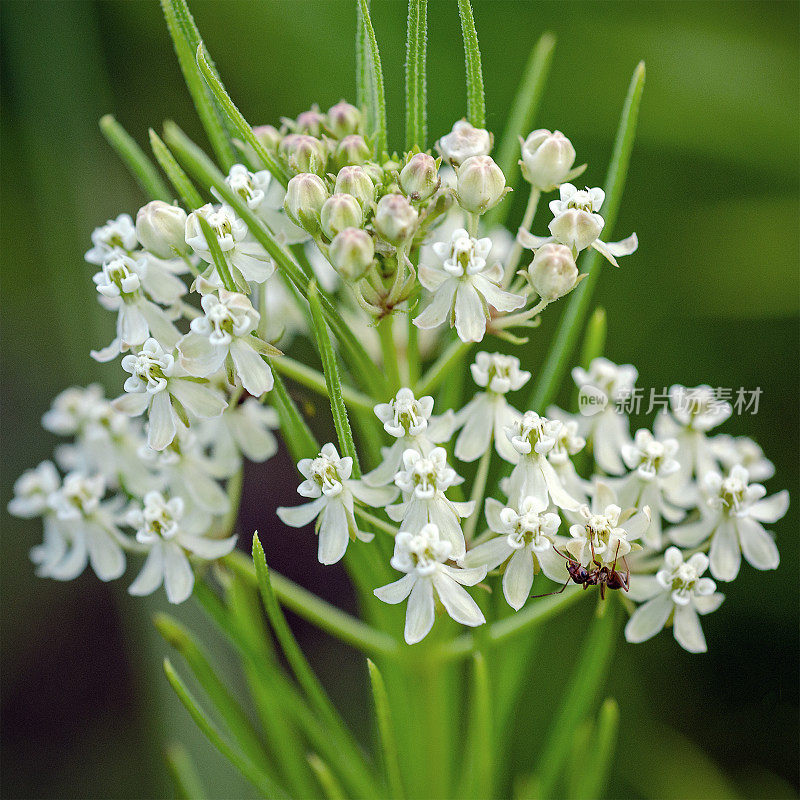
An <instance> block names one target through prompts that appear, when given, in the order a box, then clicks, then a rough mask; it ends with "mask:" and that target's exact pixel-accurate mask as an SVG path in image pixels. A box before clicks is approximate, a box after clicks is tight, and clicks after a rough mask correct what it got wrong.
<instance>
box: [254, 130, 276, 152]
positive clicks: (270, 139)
mask: <svg viewBox="0 0 800 800" xmlns="http://www.w3.org/2000/svg"><path fill="white" fill-rule="evenodd" d="M253 133H254V134H255V135H256V139H258V141H259V142H261V144H262V145H263V146H264V147H265V148H266V149H267V150H270V151H272V150H277V149H278V145H279V144H280V142H281V138H282V137H281V134H280V132H279V131H278V129H277V128H276V127H275V126H274V125H258V126H256V127H255V128H253Z"/></svg>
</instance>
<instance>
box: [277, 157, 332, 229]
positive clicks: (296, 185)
mask: <svg viewBox="0 0 800 800" xmlns="http://www.w3.org/2000/svg"><path fill="white" fill-rule="evenodd" d="M327 199H328V190H327V189H326V188H325V184H324V183H323V182H322V179H321V178H320V177H319V176H318V175H314V174H312V173H310V172H303V173H301V174H300V175H295V176H294V177H293V178H292V179H291V180H290V181H289V184H288V186H287V187H286V198H285V199H284V201H283V209H284V211H286V215H287V216H288V217H289V219H290V220H291V221H292V222H294V224H295V225H300V226H301V227H302V228H304V229H305V230H307V231H308V232H309V233H310V234H312V235H313V234H316V233H318V232H319V222H320V220H319V218H320V213H321V211H322V206H323V204H324V203H325V201H326V200H327Z"/></svg>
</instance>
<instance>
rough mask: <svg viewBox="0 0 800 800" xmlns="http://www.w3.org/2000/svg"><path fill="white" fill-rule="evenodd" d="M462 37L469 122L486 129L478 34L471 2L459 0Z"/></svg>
mask: <svg viewBox="0 0 800 800" xmlns="http://www.w3.org/2000/svg"><path fill="white" fill-rule="evenodd" d="M458 15H459V17H460V18H461V35H462V36H463V38H464V61H465V65H466V77H467V121H468V122H469V123H470V125H473V126H474V127H476V128H485V127H486V99H485V97H484V90H483V69H482V67H481V51H480V48H479V46H478V32H477V30H476V29H475V17H474V15H473V13H472V5H471V4H470V2H469V0H458Z"/></svg>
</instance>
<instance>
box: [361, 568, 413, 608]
mask: <svg viewBox="0 0 800 800" xmlns="http://www.w3.org/2000/svg"><path fill="white" fill-rule="evenodd" d="M416 580H417V576H416V575H414V574H413V573H411V572H409V573H408V574H407V575H403V577H402V578H400V580H398V581H394V583H387V584H386V586H379V587H378V588H377V589H375V590H374V591H373V592H372V593H373V594H374V595H375V597H377V598H378V600H383V602H384V603H389V604H390V605H396V604H397V603H402V602H403V600H405V599H406V597H408V595H409V594H410V593H411V590H412V589H413V588H414V582H415V581H416Z"/></svg>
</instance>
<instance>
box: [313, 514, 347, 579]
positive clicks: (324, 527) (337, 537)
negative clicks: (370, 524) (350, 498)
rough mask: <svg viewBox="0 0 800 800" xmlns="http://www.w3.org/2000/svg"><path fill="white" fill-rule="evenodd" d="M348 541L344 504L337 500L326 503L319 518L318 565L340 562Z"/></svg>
mask: <svg viewBox="0 0 800 800" xmlns="http://www.w3.org/2000/svg"><path fill="white" fill-rule="evenodd" d="M349 540H350V535H349V531H348V528H347V512H346V511H345V507H344V504H343V503H341V502H339V501H337V500H333V501H330V502H328V504H327V505H326V506H325V508H324V509H323V511H322V513H321V514H320V517H319V546H318V548H317V558H318V560H319V563H320V564H335V563H336V562H337V561H341V559H342V557H343V556H344V554H345V551H346V550H347V543H348V541H349Z"/></svg>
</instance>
